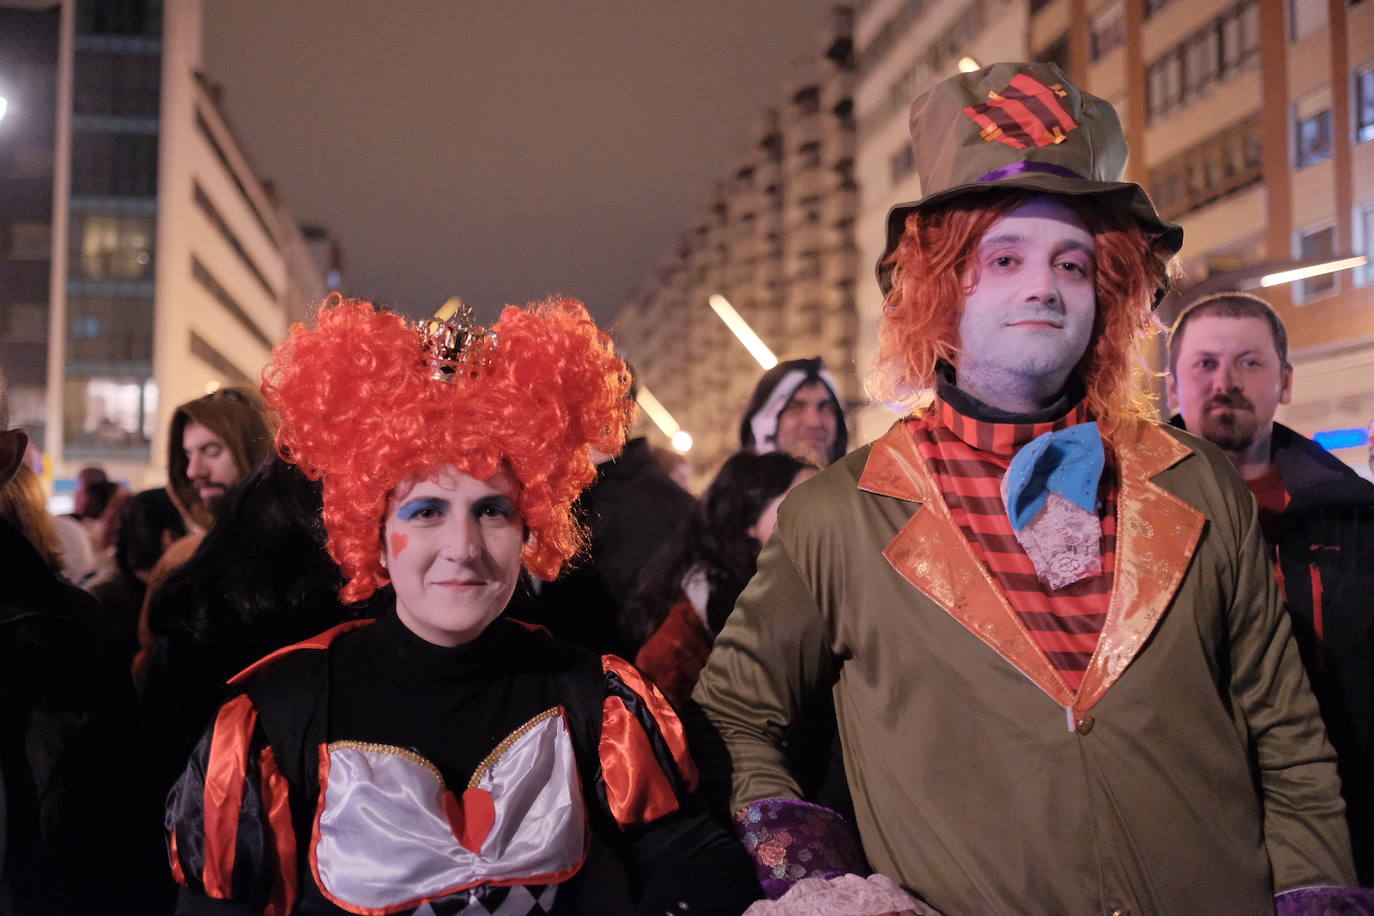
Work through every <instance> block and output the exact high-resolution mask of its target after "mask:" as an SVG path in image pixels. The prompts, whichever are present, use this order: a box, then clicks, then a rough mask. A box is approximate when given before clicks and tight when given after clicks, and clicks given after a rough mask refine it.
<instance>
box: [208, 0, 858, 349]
mask: <svg viewBox="0 0 1374 916" xmlns="http://www.w3.org/2000/svg"><path fill="white" fill-rule="evenodd" d="M832 5H833V0H709V2H707V0H677V2H673V0H423V2H420V0H406V2H393V3H379V2H375V0H293V2H290V3H283V2H279V0H206V2H205V48H204V59H205V69H206V72H207V74H208V75H209V76H210V78H211V79H213V80H215V81H217V82H220V83H222V84H223V85H224V88H225V105H226V108H227V111H228V116H229V120H230V123H231V125H232V126H233V128H234V131H235V133H236V134H237V135H238V137H239V139H240V141H241V142H242V143H243V145H244V146H245V147H246V149H247V151H248V154H249V156H250V159H251V161H252V162H253V165H254V168H255V169H256V170H257V172H258V173H259V175H260V176H262V177H264V178H267V179H270V180H273V181H275V182H276V183H277V185H278V187H279V189H280V191H281V192H282V195H283V197H284V199H285V202H286V204H287V206H288V207H289V208H290V209H291V210H292V212H293V213H294V214H295V215H296V216H297V218H298V219H300V220H302V221H310V222H319V223H322V224H324V225H325V226H327V227H328V228H329V229H330V230H331V231H332V232H333V233H334V234H335V236H336V237H337V238H338V239H339V240H340V242H341V244H342V245H343V249H344V258H345V283H346V287H347V290H348V291H349V292H350V293H352V294H354V295H360V296H364V297H367V298H373V299H375V300H377V301H382V302H387V303H390V304H392V305H394V306H396V307H398V308H399V309H401V310H403V311H405V312H408V313H411V314H416V315H418V314H422V313H427V312H430V311H432V310H433V309H434V308H436V307H437V306H438V305H439V304H441V303H442V302H443V301H444V300H445V299H446V298H448V297H449V296H451V295H455V294H457V295H461V296H462V297H463V298H464V299H465V300H466V301H467V302H468V303H469V304H471V305H472V306H474V307H475V308H476V309H477V311H478V315H479V316H480V317H482V318H484V319H489V318H491V317H494V315H495V314H496V310H497V309H498V308H499V306H500V305H502V304H503V303H507V302H516V303H522V302H525V301H527V300H530V299H537V298H542V297H543V296H545V295H547V294H549V293H552V292H560V293H565V294H568V295H572V296H576V297H577V298H580V299H583V300H584V301H585V302H586V303H587V304H588V306H589V307H590V308H591V309H592V311H593V312H594V313H595V314H597V315H598V316H599V318H600V319H602V320H603V322H604V321H608V320H609V319H610V317H611V316H612V315H613V314H614V313H615V311H616V309H618V308H619V307H620V305H621V304H622V302H623V301H624V298H625V296H626V295H627V293H628V292H629V291H630V289H631V288H632V287H633V286H634V285H635V284H636V283H638V282H639V281H640V280H641V279H643V278H644V277H645V276H646V275H647V274H648V271H649V270H650V268H651V266H652V264H653V263H654V261H655V259H656V258H657V257H658V256H660V255H661V254H663V253H665V252H667V251H669V250H671V248H672V247H673V245H674V242H675V240H676V237H677V234H678V232H679V231H680V230H682V229H683V228H685V227H686V224H687V221H688V220H689V219H690V218H691V216H692V212H693V208H694V206H695V205H697V204H698V203H700V202H702V201H703V200H704V199H705V198H706V196H707V195H708V194H709V193H710V190H711V186H712V183H713V182H714V181H715V180H717V179H718V178H722V177H724V176H725V175H726V174H727V170H728V167H729V162H730V160H731V157H732V156H733V155H734V154H735V152H736V151H737V150H739V149H740V148H741V147H742V146H743V145H744V144H745V143H746V141H747V140H748V139H749V132H750V126H751V124H752V123H753V121H754V118H755V117H756V116H757V115H758V114H759V113H760V112H761V111H762V109H763V108H764V107H765V106H768V105H772V104H776V102H777V101H778V100H779V99H780V97H781V92H782V89H783V83H784V81H785V80H786V79H788V78H789V77H790V75H791V73H792V71H793V69H794V67H795V65H796V64H797V63H799V62H802V61H805V60H807V59H809V58H811V57H813V56H818V55H819V53H820V51H821V47H822V43H823V39H824V36H825V34H826V31H827V29H828V28H829V23H830V16H829V14H830V10H831V8H832ZM386 13H391V14H392V15H386ZM702 307H703V308H705V304H704V303H703V306H702Z"/></svg>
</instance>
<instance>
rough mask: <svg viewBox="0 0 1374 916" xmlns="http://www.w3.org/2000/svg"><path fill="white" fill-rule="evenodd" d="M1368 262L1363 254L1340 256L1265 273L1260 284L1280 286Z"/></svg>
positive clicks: (1361, 265) (1360, 265)
mask: <svg viewBox="0 0 1374 916" xmlns="http://www.w3.org/2000/svg"><path fill="white" fill-rule="evenodd" d="M1367 263H1369V259H1368V258H1366V257H1365V256H1364V255H1360V256H1359V257H1355V258H1342V259H1340V260H1339V261H1327V262H1326V263H1324V264H1313V265H1312V266H1311V267H1299V268H1296V269H1294V270H1281V271H1279V272H1278V273H1276V274H1265V275H1264V276H1263V277H1260V286H1280V285H1282V284H1284V283H1292V282H1293V281H1294V280H1309V279H1311V278H1312V277H1320V276H1322V275H1323V274H1334V273H1335V272H1336V271H1338V270H1350V269H1351V268H1352V267H1363V266H1364V265H1365V264H1367Z"/></svg>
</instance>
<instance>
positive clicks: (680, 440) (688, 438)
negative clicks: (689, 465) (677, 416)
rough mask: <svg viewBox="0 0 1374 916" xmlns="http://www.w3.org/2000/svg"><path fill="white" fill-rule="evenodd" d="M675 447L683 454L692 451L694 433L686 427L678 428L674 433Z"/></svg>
mask: <svg viewBox="0 0 1374 916" xmlns="http://www.w3.org/2000/svg"><path fill="white" fill-rule="evenodd" d="M673 448H674V449H676V450H677V451H678V453H679V454H682V455H685V454H687V453H688V452H690V451H691V450H692V434H691V433H689V432H687V430H685V429H680V430H678V431H677V432H676V433H675V434H674V435H673Z"/></svg>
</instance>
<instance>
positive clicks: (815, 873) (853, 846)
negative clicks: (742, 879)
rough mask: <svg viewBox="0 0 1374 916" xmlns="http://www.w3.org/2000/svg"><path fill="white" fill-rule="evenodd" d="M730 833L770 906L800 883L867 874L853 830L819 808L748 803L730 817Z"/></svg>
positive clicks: (787, 802)
mask: <svg viewBox="0 0 1374 916" xmlns="http://www.w3.org/2000/svg"><path fill="white" fill-rule="evenodd" d="M735 831H736V832H737V833H738V834H739V838H740V842H742V843H743V844H744V848H745V849H747V850H749V854H750V855H751V856H753V857H754V864H755V866H756V867H757V869H758V875H759V883H760V884H762V885H763V890H764V892H765V893H766V894H768V897H769V899H770V900H777V899H778V898H779V897H781V896H782V895H783V894H785V893H787V890H788V888H790V887H791V886H792V885H793V884H796V883H797V882H798V881H800V880H801V879H802V878H836V877H839V876H840V875H846V874H857V875H866V874H868V868H867V865H866V863H865V862H864V854H863V850H862V849H861V848H860V846H859V839H858V837H857V836H856V835H855V833H854V828H853V827H850V826H849V824H848V823H847V822H846V821H845V819H844V818H842V817H840V815H838V814H836V813H835V812H834V811H831V810H830V809H829V808H823V807H821V806H820V805H813V804H811V803H809V802H804V801H799V800H797V799H795V798H764V799H760V800H759V801H756V802H750V803H749V804H747V805H745V806H744V807H743V808H741V809H740V810H739V811H738V812H736V814H735Z"/></svg>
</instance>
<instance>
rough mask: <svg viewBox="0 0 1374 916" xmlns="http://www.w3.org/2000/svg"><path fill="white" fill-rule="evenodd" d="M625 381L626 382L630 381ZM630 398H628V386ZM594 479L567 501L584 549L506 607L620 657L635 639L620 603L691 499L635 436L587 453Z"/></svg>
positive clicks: (623, 604) (683, 518)
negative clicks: (610, 449) (614, 451)
mask: <svg viewBox="0 0 1374 916" xmlns="http://www.w3.org/2000/svg"><path fill="white" fill-rule="evenodd" d="M632 384H633V382H632ZM629 397H630V400H631V401H633V400H634V398H635V392H634V389H633V388H631V391H630V396H629ZM592 457H593V459H594V460H596V462H597V466H596V480H595V481H593V482H592V485H591V486H589V487H587V489H586V490H584V491H582V495H581V497H579V498H578V501H577V503H575V504H574V506H573V513H574V515H575V516H576V517H577V519H578V520H579V521H580V522H582V524H584V525H585V526H586V527H587V531H588V534H589V535H590V536H589V537H588V539H587V543H586V547H585V549H584V551H583V552H582V553H581V554H580V555H579V556H577V557H575V558H574V559H573V561H572V562H571V564H570V565H569V568H568V570H567V571H566V572H564V573H563V574H562V575H561V576H559V577H558V579H556V580H554V581H552V582H544V583H539V584H538V593H537V595H534V594H531V593H530V592H529V591H527V590H522V591H521V592H520V593H519V594H518V595H517V599H516V600H517V603H516V605H515V608H514V609H513V611H512V612H513V613H514V614H516V616H518V617H520V619H522V620H526V621H528V622H530V623H537V624H539V625H540V626H543V627H545V628H547V629H548V631H549V632H550V633H552V634H553V635H554V636H557V637H558V638H559V639H562V640H564V641H566V642H570V643H573V644H575V645H579V646H582V647H584V648H587V649H591V650H592V651H594V652H613V653H615V654H617V655H624V656H625V657H626V658H629V657H631V656H632V655H633V654H634V651H635V649H636V648H638V642H636V641H634V640H633V639H632V637H631V635H630V633H629V632H628V630H627V622H626V620H625V619H624V615H625V607H626V605H627V603H628V602H629V600H630V594H631V592H633V591H634V588H635V584H636V583H637V582H638V580H639V576H640V574H641V572H642V571H643V570H644V568H645V567H646V566H648V565H649V561H650V560H651V559H652V558H653V556H654V555H655V554H656V553H657V552H658V551H659V549H660V548H662V547H663V546H664V545H665V544H667V543H668V542H669V541H670V540H671V539H672V537H673V536H674V535H675V534H677V532H678V531H680V530H681V529H682V526H683V525H684V524H686V522H687V518H688V517H689V516H690V515H691V514H692V510H693V509H694V508H695V507H696V499H695V498H694V497H693V496H692V494H691V493H688V492H687V491H686V490H684V489H683V488H682V487H680V486H678V485H677V483H676V482H675V481H674V480H673V479H672V478H671V477H670V476H669V475H668V473H667V472H666V471H664V470H663V467H662V465H660V464H659V462H658V460H657V459H656V458H655V457H654V453H653V449H652V448H651V447H650V445H649V440H648V439H646V438H645V437H643V436H639V437H636V438H634V439H631V440H630V441H628V442H626V443H625V447H624V448H623V449H622V450H621V452H620V454H619V455H615V456H612V455H607V454H604V453H594V454H593V456H592Z"/></svg>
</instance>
